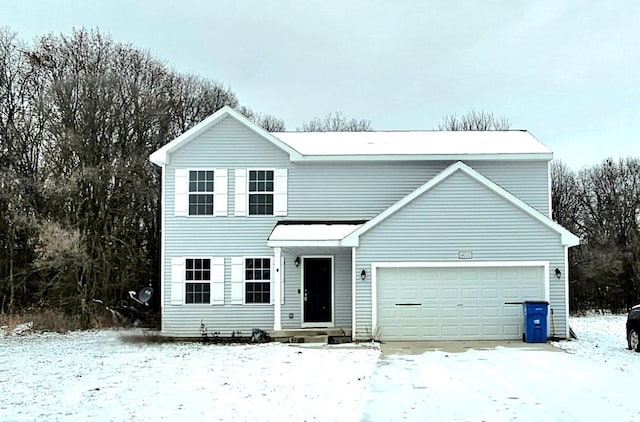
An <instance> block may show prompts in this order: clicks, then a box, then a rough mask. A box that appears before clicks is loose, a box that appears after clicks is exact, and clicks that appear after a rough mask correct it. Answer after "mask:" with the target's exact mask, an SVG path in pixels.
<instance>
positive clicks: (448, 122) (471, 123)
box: [438, 110, 511, 130]
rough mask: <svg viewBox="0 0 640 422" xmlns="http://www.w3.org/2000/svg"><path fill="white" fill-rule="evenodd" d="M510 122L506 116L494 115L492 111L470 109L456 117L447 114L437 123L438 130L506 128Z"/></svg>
mask: <svg viewBox="0 0 640 422" xmlns="http://www.w3.org/2000/svg"><path fill="white" fill-rule="evenodd" d="M510 126H511V123H510V122H509V120H508V119H507V118H506V117H503V116H501V117H496V116H494V115H493V113H488V112H485V111H475V110H471V111H470V112H468V113H467V114H465V115H463V116H460V117H458V116H457V115H456V114H447V115H445V116H444V117H443V118H442V122H440V124H438V130H508V129H509V127H510Z"/></svg>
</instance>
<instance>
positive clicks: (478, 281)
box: [376, 267, 544, 340]
mask: <svg viewBox="0 0 640 422" xmlns="http://www.w3.org/2000/svg"><path fill="white" fill-rule="evenodd" d="M376 281H377V298H378V299H377V310H378V317H377V324H378V326H379V332H380V333H381V339H382V340H408V339H412V340H437V339H450V340H463V339H520V338H521V337H522V307H521V306H518V305H505V303H504V302H522V301H524V300H541V299H544V270H543V267H509V268H499V267H496V268H492V267H482V268H471V267H466V268H465V267H447V268H427V267H425V268H378V269H377V274H376ZM398 304H415V305H417V306H398Z"/></svg>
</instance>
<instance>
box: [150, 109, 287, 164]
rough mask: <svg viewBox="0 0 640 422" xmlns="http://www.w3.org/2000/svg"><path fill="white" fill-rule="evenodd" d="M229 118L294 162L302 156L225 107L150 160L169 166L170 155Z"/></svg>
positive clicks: (161, 149) (156, 152)
mask: <svg viewBox="0 0 640 422" xmlns="http://www.w3.org/2000/svg"><path fill="white" fill-rule="evenodd" d="M227 117H231V118H233V119H235V120H237V121H238V122H239V123H241V124H242V125H244V126H245V127H247V128H248V129H249V130H252V131H253V132H255V133H257V134H258V135H260V136H262V137H263V138H264V139H266V140H267V141H269V142H271V143H272V144H274V145H275V146H277V147H278V148H281V149H282V150H284V151H285V152H287V153H289V155H290V157H291V160H292V161H293V160H294V159H296V158H298V157H299V156H300V154H299V153H298V152H297V151H296V150H294V149H293V148H291V147H290V146H289V145H287V144H286V143H284V142H282V141H281V140H280V139H278V138H276V137H274V136H273V135H272V134H271V133H269V132H268V131H266V130H264V129H263V128H262V127H260V126H258V125H256V124H255V123H253V122H252V121H251V120H249V119H247V118H246V117H245V116H243V115H242V114H240V113H238V112H237V111H235V110H234V109H232V108H231V107H229V106H224V107H222V108H221V109H220V110H218V111H216V112H215V113H213V114H212V115H211V116H209V117H207V118H206V119H204V120H203V121H201V122H200V123H198V124H197V125H195V126H194V127H192V128H191V129H189V130H188V131H186V132H185V133H183V134H182V135H180V136H178V137H177V138H175V139H174V140H172V141H171V142H169V143H168V144H166V145H164V146H163V147H162V148H160V149H158V150H157V151H155V152H154V153H152V154H151V156H149V159H150V160H151V162H153V163H154V164H157V165H159V166H163V165H165V164H167V162H168V160H169V157H168V154H170V153H172V152H174V151H177V150H178V149H180V148H181V147H182V146H184V145H186V144H187V143H189V142H190V141H191V140H192V139H194V138H196V137H197V136H198V135H200V134H202V133H203V132H205V131H207V130H209V129H211V128H213V127H214V126H216V125H217V124H218V123H220V122H221V121H223V120H224V119H225V118H227Z"/></svg>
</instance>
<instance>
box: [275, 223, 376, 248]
mask: <svg viewBox="0 0 640 422" xmlns="http://www.w3.org/2000/svg"><path fill="white" fill-rule="evenodd" d="M364 223H366V221H361V220H358V221H279V222H278V223H277V224H276V226H275V227H274V228H273V230H272V231H271V234H270V235H269V238H268V239H267V245H268V246H269V247H272V248H290V247H342V246H344V245H343V244H342V239H344V238H345V237H347V236H348V235H349V234H351V233H353V232H354V231H356V230H357V229H358V228H360V227H361V226H362V225H363V224H364Z"/></svg>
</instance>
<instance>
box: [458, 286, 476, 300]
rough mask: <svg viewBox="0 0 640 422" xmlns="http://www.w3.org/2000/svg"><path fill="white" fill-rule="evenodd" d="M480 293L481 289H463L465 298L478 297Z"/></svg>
mask: <svg viewBox="0 0 640 422" xmlns="http://www.w3.org/2000/svg"><path fill="white" fill-rule="evenodd" d="M479 295H480V289H468V288H463V289H462V297H463V298H465V299H477V298H478V297H480V296H479Z"/></svg>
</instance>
